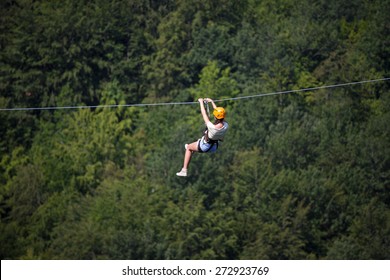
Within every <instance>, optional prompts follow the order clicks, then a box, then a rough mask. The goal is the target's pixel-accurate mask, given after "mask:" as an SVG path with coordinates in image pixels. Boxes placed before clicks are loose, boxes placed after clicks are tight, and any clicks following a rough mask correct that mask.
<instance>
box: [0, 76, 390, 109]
mask: <svg viewBox="0 0 390 280" xmlns="http://www.w3.org/2000/svg"><path fill="white" fill-rule="evenodd" d="M387 80H390V78H380V79H375V80H365V81H359V82H350V83H343V84H336V85H326V86H318V87H311V88H303V89H293V90H285V91H276V92H269V93H260V94H256V95H248V96H238V97H231V98H224V99H219V100H215V102H224V101H231V100H241V99H250V98H257V97H264V96H271V95H279V94H287V93H296V92H305V91H314V90H320V89H327V88H336V87H345V86H351V85H358V84H366V83H375V82H382V81H387ZM191 104H198V102H195V101H192V102H191V101H189V102H168V103H138V104H112V105H91V106H87V105H85V106H83V105H81V106H58V107H31V108H29V107H26V108H22V107H20V108H0V111H33V110H65V109H89V108H118V107H148V106H173V105H191Z"/></svg>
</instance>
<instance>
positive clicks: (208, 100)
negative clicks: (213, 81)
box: [206, 98, 217, 109]
mask: <svg viewBox="0 0 390 280" xmlns="http://www.w3.org/2000/svg"><path fill="white" fill-rule="evenodd" d="M206 101H207V102H211V104H212V105H213V109H215V108H217V106H216V105H215V103H214V101H213V100H212V99H211V98H206Z"/></svg>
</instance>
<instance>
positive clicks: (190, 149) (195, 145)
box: [183, 141, 198, 170]
mask: <svg viewBox="0 0 390 280" xmlns="http://www.w3.org/2000/svg"><path fill="white" fill-rule="evenodd" d="M197 151H198V141H196V142H193V143H191V144H188V146H187V150H186V152H185V154H184V163H183V170H187V169H188V165H189V164H190V161H191V157H192V154H193V153H194V152H197Z"/></svg>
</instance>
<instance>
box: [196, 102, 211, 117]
mask: <svg viewBox="0 0 390 280" xmlns="http://www.w3.org/2000/svg"><path fill="white" fill-rule="evenodd" d="M198 101H199V104H200V112H201V113H202V117H203V120H204V122H205V123H208V122H209V121H210V119H209V117H208V116H207V113H206V109H205V108H204V104H203V98H199V99H198Z"/></svg>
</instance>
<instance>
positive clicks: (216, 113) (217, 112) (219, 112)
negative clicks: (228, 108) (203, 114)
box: [213, 107, 226, 120]
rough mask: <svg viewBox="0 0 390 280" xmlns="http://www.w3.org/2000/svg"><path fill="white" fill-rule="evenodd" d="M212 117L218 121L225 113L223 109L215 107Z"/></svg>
mask: <svg viewBox="0 0 390 280" xmlns="http://www.w3.org/2000/svg"><path fill="white" fill-rule="evenodd" d="M213 115H214V117H216V118H217V119H218V120H220V119H224V118H225V115H226V112H225V109H224V108H222V107H216V108H215V109H214V112H213Z"/></svg>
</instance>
